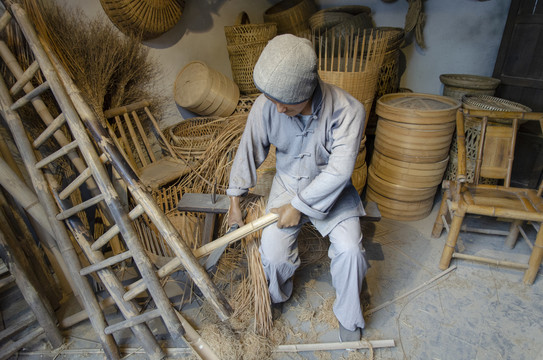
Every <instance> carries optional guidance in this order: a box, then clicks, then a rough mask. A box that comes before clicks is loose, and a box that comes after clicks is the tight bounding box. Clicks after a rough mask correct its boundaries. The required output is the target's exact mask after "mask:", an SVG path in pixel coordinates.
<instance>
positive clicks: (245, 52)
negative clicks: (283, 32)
mask: <svg viewBox="0 0 543 360" xmlns="http://www.w3.org/2000/svg"><path fill="white" fill-rule="evenodd" d="M249 22H250V20H249V16H248V15H247V13H245V12H242V13H241V14H239V15H238V18H237V20H236V25H234V26H225V27H224V35H225V36H226V46H227V49H228V56H229V58H230V66H231V68H232V77H233V78H234V82H235V83H236V84H237V85H238V87H239V91H240V92H241V93H243V94H256V93H258V92H259V91H258V89H257V88H256V86H255V84H254V82H253V69H254V67H255V64H256V62H257V60H258V58H259V57H260V54H261V53H262V50H264V47H265V46H266V44H267V43H268V41H269V40H271V39H272V38H273V37H274V36H275V35H277V25H276V24H275V23H266V24H250V23H249Z"/></svg>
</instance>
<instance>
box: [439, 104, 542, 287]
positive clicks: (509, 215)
mask: <svg viewBox="0 0 543 360" xmlns="http://www.w3.org/2000/svg"><path fill="white" fill-rule="evenodd" d="M468 116H469V117H476V118H479V119H480V120H481V122H482V128H481V140H480V144H479V148H478V151H477V160H476V163H475V164H476V168H475V182H474V183H473V184H470V183H467V176H466V145H465V134H464V132H465V129H464V119H465V117H468ZM493 119H494V121H493ZM496 119H499V120H500V124H501V125H500V126H501V128H500V129H499V131H493V130H492V131H490V130H488V129H489V128H490V127H491V126H495V125H490V124H491V123H494V124H496V123H497V121H496ZM519 120H532V121H541V120H543V113H534V112H505V111H494V110H472V109H463V110H462V109H459V110H458V111H457V116H456V125H457V146H458V167H457V176H456V179H457V180H456V181H445V182H444V183H443V188H444V189H446V190H445V192H444V194H443V199H442V203H441V206H440V209H439V212H438V215H437V218H436V221H435V223H434V228H433V231H432V236H434V237H439V236H440V235H441V232H442V230H443V227H444V226H445V225H446V223H445V221H444V219H445V215H446V214H447V212H448V211H449V209H450V211H451V212H452V220H451V224H450V226H449V234H448V236H447V241H446V243H445V247H444V248H443V252H442V254H441V259H440V262H439V267H440V268H441V269H442V270H443V269H446V268H447V267H448V266H449V264H450V261H451V259H452V258H457V259H464V260H470V261H478V262H483V263H486V264H492V265H496V266H506V267H510V268H514V269H519V270H525V271H524V277H523V282H524V283H525V284H532V283H533V282H534V280H535V277H536V276H537V272H538V270H539V267H540V265H541V262H542V260H543V231H541V229H542V227H541V226H540V227H539V230H538V232H537V236H536V240H535V244H534V246H533V248H532V250H531V254H530V258H529V260H528V263H518V262H512V261H507V260H500V259H491V258H485V257H481V256H474V255H469V254H464V253H458V252H455V246H456V242H457V240H458V236H459V233H460V231H461V230H462V229H463V228H464V229H466V228H465V227H463V226H462V223H463V221H464V218H465V216H466V215H467V214H475V215H482V216H488V217H498V218H505V219H511V220H513V221H512V223H511V225H510V229H509V231H508V232H507V233H508V235H507V238H506V241H505V244H506V245H507V246H509V247H510V248H512V247H513V246H514V244H515V242H516V239H517V237H518V234H519V227H520V225H521V224H522V223H523V222H525V221H532V222H535V223H540V224H541V223H542V222H543V199H542V198H541V189H543V183H542V184H540V185H539V187H538V189H524V188H514V187H511V186H510V179H511V175H512V169H513V159H514V148H515V141H516V135H517V128H518V122H519ZM488 144H490V145H488ZM497 155H501V156H502V158H500V157H499V156H497ZM488 164H490V168H491V171H488V170H487V169H485V166H487V167H488ZM499 165H501V166H503V169H502V170H499V169H497V167H498V166H499ZM480 176H484V177H490V178H497V179H501V180H502V181H503V185H485V184H479V183H478V181H477V179H479V177H480ZM477 232H481V230H479V229H478V231H477Z"/></svg>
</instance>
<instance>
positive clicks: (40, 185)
mask: <svg viewBox="0 0 543 360" xmlns="http://www.w3.org/2000/svg"><path fill="white" fill-rule="evenodd" d="M9 5H10V11H11V13H12V14H13V16H14V18H15V20H16V22H17V25H19V27H20V28H21V30H22V33H23V35H24V37H25V39H26V41H27V43H28V45H29V47H30V49H31V51H32V54H33V56H34V57H35V59H36V60H37V63H38V64H39V68H40V70H41V74H42V76H43V77H44V78H45V79H46V82H45V83H44V85H43V86H40V91H39V92H38V91H34V90H30V89H28V90H29V91H28V92H27V95H25V96H23V97H22V98H21V99H23V100H20V99H19V100H16V101H15V102H14V101H13V100H12V98H11V95H12V94H10V92H9V90H8V88H7V86H6V84H5V83H4V82H3V80H2V79H0V111H1V113H2V115H3V117H4V118H5V119H6V121H7V123H8V125H9V127H10V130H11V132H12V134H13V136H14V138H15V141H16V142H17V146H18V147H19V149H20V151H21V153H22V157H23V162H24V163H25V166H26V167H27V171H28V172H29V174H30V177H31V178H32V181H33V186H34V189H35V192H36V194H37V195H38V198H39V202H40V204H42V206H43V207H44V209H45V211H46V213H47V215H48V221H49V222H50V224H51V227H52V228H53V231H54V235H55V240H56V242H58V243H59V247H60V252H61V253H62V257H63V258H64V259H65V260H66V262H67V268H68V269H67V271H66V273H67V274H70V278H71V279H72V281H73V287H74V290H75V291H76V293H77V294H78V295H79V300H80V301H81V302H82V304H83V307H84V309H85V312H86V315H87V316H88V317H89V318H90V319H91V323H92V325H93V327H94V329H95V331H96V332H97V334H98V337H99V339H100V341H101V345H102V347H103V348H104V351H105V353H106V356H107V357H108V358H110V359H117V358H119V357H120V354H119V348H118V346H117V344H116V343H115V340H114V338H113V336H111V333H112V332H114V331H115V330H117V329H120V328H131V329H132V330H133V331H134V332H135V333H136V336H137V338H138V339H139V340H140V342H142V344H143V348H144V349H145V351H146V353H147V354H148V356H149V357H150V358H152V359H158V358H162V357H163V356H164V354H163V353H162V351H161V349H160V346H159V345H158V343H157V342H156V339H154V338H153V337H152V333H151V332H150V331H149V328H148V327H147V325H146V324H144V322H145V321H148V320H149V319H151V318H153V317H157V316H159V317H161V319H162V321H163V322H164V324H165V325H166V328H167V329H168V331H169V333H170V335H171V336H172V338H173V339H181V336H182V335H183V333H184V328H183V325H182V323H181V320H180V319H179V317H178V315H177V314H176V312H175V310H174V309H173V307H172V305H171V304H170V301H169V299H168V297H167V296H166V293H165V291H164V289H163V287H162V284H161V282H160V279H159V277H158V275H157V273H156V271H155V269H154V264H152V262H151V261H150V259H149V257H148V256H147V255H146V253H145V252H144V250H143V248H142V246H141V243H140V241H139V239H138V237H137V234H136V232H135V229H134V228H133V226H132V225H133V224H132V221H133V217H134V216H138V215H133V214H132V217H131V216H130V215H129V214H128V213H127V211H126V210H125V208H124V206H123V205H122V203H121V202H120V197H119V195H118V194H117V192H116V190H115V187H114V186H113V184H112V182H111V180H110V179H109V175H108V173H107V171H106V169H105V167H104V164H103V163H104V162H108V161H112V162H113V163H114V164H116V163H117V164H118V163H121V165H120V166H119V167H118V168H116V170H117V172H119V174H120V175H121V177H122V176H123V175H124V177H123V181H124V182H126V183H128V184H127V186H128V188H129V190H130V191H131V193H132V196H134V197H135V198H136V199H138V200H139V204H138V206H137V211H138V212H139V215H141V214H143V213H145V212H146V213H147V215H148V216H149V217H150V218H151V219H152V220H153V221H154V223H155V225H156V226H157V228H159V229H160V230H161V231H162V232H163V233H164V234H163V235H164V237H165V238H167V239H169V241H170V244H169V245H170V247H171V248H172V249H174V252H175V254H176V256H178V257H182V261H181V262H182V263H183V266H184V267H185V268H186V269H187V271H188V272H189V274H191V276H192V277H193V278H195V283H196V284H197V285H198V286H199V288H200V289H202V292H203V293H204V295H206V296H207V298H208V299H209V301H210V302H211V303H212V304H215V307H216V308H217V312H218V313H219V316H220V317H221V318H223V319H226V318H228V316H229V314H230V312H231V308H230V306H229V304H228V303H227V302H226V299H225V298H224V296H222V294H220V292H219V291H218V289H217V288H216V287H215V286H214V284H213V283H212V282H211V280H210V278H209V276H208V275H207V273H205V271H204V270H203V269H202V268H201V266H200V265H199V264H198V262H197V260H196V259H195V258H194V257H193V255H192V253H191V252H190V250H189V249H188V248H187V247H184V242H183V240H182V239H181V238H180V236H179V234H177V232H176V231H175V229H173V226H172V225H171V223H170V222H169V221H168V219H167V218H166V217H165V215H164V214H163V213H161V212H160V211H159V210H158V206H157V205H156V203H155V202H154V200H153V198H152V197H151V195H150V194H149V193H148V192H147V191H146V190H145V187H144V186H143V185H142V183H141V182H140V180H139V178H138V177H137V175H136V174H135V173H134V172H133V171H132V169H131V168H130V167H129V166H128V164H127V163H126V161H124V159H123V158H122V157H121V155H120V153H119V151H118V149H117V148H116V147H115V146H114V144H113V141H112V140H111V139H110V138H109V137H108V135H107V133H106V132H105V130H104V129H103V128H102V127H101V124H100V123H99V122H98V120H97V118H96V116H95V114H94V113H93V112H92V110H90V107H89V106H88V105H87V104H86V103H85V102H84V101H83V100H82V96H81V95H80V93H79V92H78V90H77V88H75V85H73V83H72V82H71V79H70V78H69V77H68V76H67V74H66V72H65V71H64V69H63V68H62V67H61V66H60V65H59V63H58V61H57V62H56V63H55V66H53V63H52V62H51V61H52V60H53V61H56V58H55V57H54V55H52V53H50V52H49V54H48V53H47V52H46V49H45V47H44V44H42V43H41V42H40V40H39V38H38V36H37V34H36V33H35V32H34V29H33V26H32V24H31V23H30V21H29V20H28V18H27V16H26V13H25V11H24V10H23V8H22V7H21V6H20V5H19V4H16V3H10V4H9ZM5 14H8V16H9V13H7V12H5V13H4V16H5ZM49 56H50V57H49ZM33 71H34V70H33V69H32V72H33ZM57 71H58V73H57ZM59 74H60V76H62V77H63V78H62V80H61V78H60V77H59ZM27 78H28V77H27ZM18 86H21V85H18ZM24 87H25V86H23V89H24ZM42 89H43V90H44V91H49V90H51V91H52V93H53V96H54V100H56V102H57V105H58V107H59V109H60V110H61V111H62V115H61V116H59V117H58V118H57V119H56V120H53V121H50V122H49V123H48V124H47V125H48V127H47V129H46V130H45V131H44V132H43V133H42V136H38V138H37V139H36V140H37V141H35V142H34V144H32V143H31V142H30V141H29V139H28V135H27V134H26V132H25V129H24V128H23V126H22V122H21V119H20V117H19V115H18V114H17V112H16V111H15V110H17V109H18V107H19V104H21V103H27V102H29V101H33V100H34V99H37V97H36V96H38V94H41V90H42ZM66 89H69V93H68V92H67V91H66ZM25 91H26V90H25ZM70 97H71V98H70ZM72 101H73V102H76V103H77V104H78V110H81V111H82V112H83V115H84V120H86V125H87V126H89V128H88V129H87V128H85V126H84V125H83V123H82V122H81V118H80V115H79V114H78V112H77V111H76V108H75V107H74V105H73V102H72ZM61 128H62V129H61ZM97 129H98V130H97ZM88 130H90V132H91V133H93V134H94V135H96V136H97V141H98V142H99V145H101V146H102V147H101V149H102V150H104V151H105V154H101V155H99V154H98V153H97V152H96V150H95V149H96V147H95V144H94V143H92V141H91V138H90V137H89V135H88V134H89V133H88ZM63 131H70V133H71V134H70V135H71V138H72V139H73V140H72V142H69V143H67V144H62V139H60V140H61V141H57V142H59V145H60V146H61V147H60V149H59V150H57V151H54V152H53V153H52V154H51V155H49V156H46V157H45V158H44V159H42V160H41V161H38V160H37V159H36V157H35V153H37V151H36V148H37V147H38V146H40V145H41V144H42V143H43V142H44V140H45V139H47V138H48V137H54V138H55V139H56V137H55V134H57V133H59V132H60V133H62V132H63ZM104 143H105V144H104ZM33 145H34V147H33ZM98 148H100V146H98ZM65 155H75V156H76V157H78V158H79V159H81V160H80V161H81V162H82V165H83V166H82V167H78V168H77V170H78V171H79V173H80V174H79V176H78V177H77V178H76V180H74V182H73V183H72V184H70V185H68V187H66V188H65V189H64V190H62V191H60V194H62V195H63V196H62V197H64V198H66V197H67V195H68V194H69V193H70V192H71V191H73V190H74V189H76V188H77V187H78V185H81V184H83V183H84V180H92V181H94V183H95V184H96V189H97V191H98V195H96V196H94V194H93V196H94V197H93V198H91V199H89V200H85V201H83V202H82V203H81V204H78V205H75V206H73V207H71V208H65V207H64V206H63V205H62V204H64V203H65V201H62V198H61V197H60V196H59V197H58V204H56V203H55V200H54V198H53V197H52V194H51V193H50V191H49V187H51V188H53V189H55V191H58V190H60V189H57V185H56V183H55V180H54V178H53V177H52V176H46V174H45V173H44V172H43V170H44V168H45V167H47V166H49V164H50V163H53V162H55V161H57V159H60V158H61V157H64V156H65ZM79 156H81V157H79ZM95 204H102V205H104V207H105V209H106V210H108V211H109V212H110V215H111V219H112V224H110V225H111V226H110V228H116V230H114V231H112V232H110V235H111V234H113V236H114V235H116V234H120V235H121V236H122V239H123V240H124V242H125V244H126V247H127V251H126V252H125V253H122V254H118V255H115V256H113V257H110V258H105V256H104V254H103V253H102V252H101V249H98V250H96V249H95V250H93V249H91V248H90V244H88V243H89V241H90V236H89V234H88V233H87V230H88V229H86V228H82V227H81V226H70V229H71V230H72V234H73V236H74V238H76V239H78V243H79V245H80V248H81V249H82V250H84V252H85V254H86V256H87V258H88V260H89V262H90V265H91V266H90V267H88V268H85V269H82V268H81V264H80V263H79V259H78V256H77V253H76V251H75V249H74V247H73V246H72V243H71V240H70V238H69V236H68V233H67V231H66V228H65V227H64V224H63V221H64V220H66V221H67V222H68V224H72V225H73V224H74V223H75V221H76V220H77V218H76V217H74V216H75V215H76V214H77V213H78V212H79V211H81V210H83V209H85V208H86V207H88V206H91V205H92V206H94V205H95ZM142 210H143V211H142ZM157 219H158V220H157ZM106 233H107V232H106ZM113 236H112V237H111V238H113ZM111 238H109V239H111ZM128 257H131V258H132V259H133V261H134V264H136V266H137V267H138V270H139V271H138V273H139V274H140V275H141V278H142V279H143V280H144V285H145V286H144V287H145V288H146V289H147V290H148V292H149V294H150V296H151V297H152V298H153V300H154V304H155V306H156V308H157V309H156V310H151V311H147V312H145V313H143V314H139V312H138V310H137V309H136V308H135V307H134V305H133V304H132V305H131V303H129V302H128V301H125V300H124V299H123V296H124V295H125V294H124V293H123V292H124V291H125V289H124V288H123V287H122V286H121V285H120V281H118V279H116V278H114V275H113V274H114V273H113V272H112V271H111V269H110V266H111V265H113V264H114V263H115V262H118V261H123V260H124V259H126V258H128ZM91 272H92V273H94V272H97V273H98V275H99V276H100V277H101V280H102V282H103V283H104V284H105V285H106V288H107V289H108V290H109V292H110V295H111V296H112V297H111V298H108V299H112V300H110V303H111V304H116V305H117V306H118V307H119V308H120V309H121V312H122V313H123V315H124V316H125V320H124V321H122V322H121V323H120V324H116V325H115V326H107V323H106V321H105V315H104V313H103V312H102V310H101V308H100V305H99V304H98V302H97V299H96V297H95V296H94V294H93V292H92V289H91V287H90V284H89V283H88V281H87V280H86V278H85V277H84V274H87V273H91ZM108 301H109V300H108ZM104 303H106V301H104Z"/></svg>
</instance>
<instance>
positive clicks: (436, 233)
mask: <svg viewBox="0 0 543 360" xmlns="http://www.w3.org/2000/svg"><path fill="white" fill-rule="evenodd" d="M450 197H451V190H449V189H446V190H445V191H444V192H443V197H442V199H441V205H440V206H439V212H438V213H437V217H436V221H435V222H434V228H433V229H432V237H433V238H438V237H440V236H441V232H442V231H443V225H444V224H443V216H444V215H445V214H446V213H447V200H448V199H450Z"/></svg>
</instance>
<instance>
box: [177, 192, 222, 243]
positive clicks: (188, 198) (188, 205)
mask: <svg viewBox="0 0 543 360" xmlns="http://www.w3.org/2000/svg"><path fill="white" fill-rule="evenodd" d="M229 207H230V200H229V199H228V196H226V195H210V194H195V193H187V194H183V196H182V197H181V200H179V202H178V203H177V210H179V211H192V212H199V213H205V214H206V217H205V220H204V231H203V233H202V244H201V246H202V245H205V244H207V243H209V242H210V241H211V240H213V233H214V231H215V220H216V219H217V214H226V213H227V212H228V209H229Z"/></svg>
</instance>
